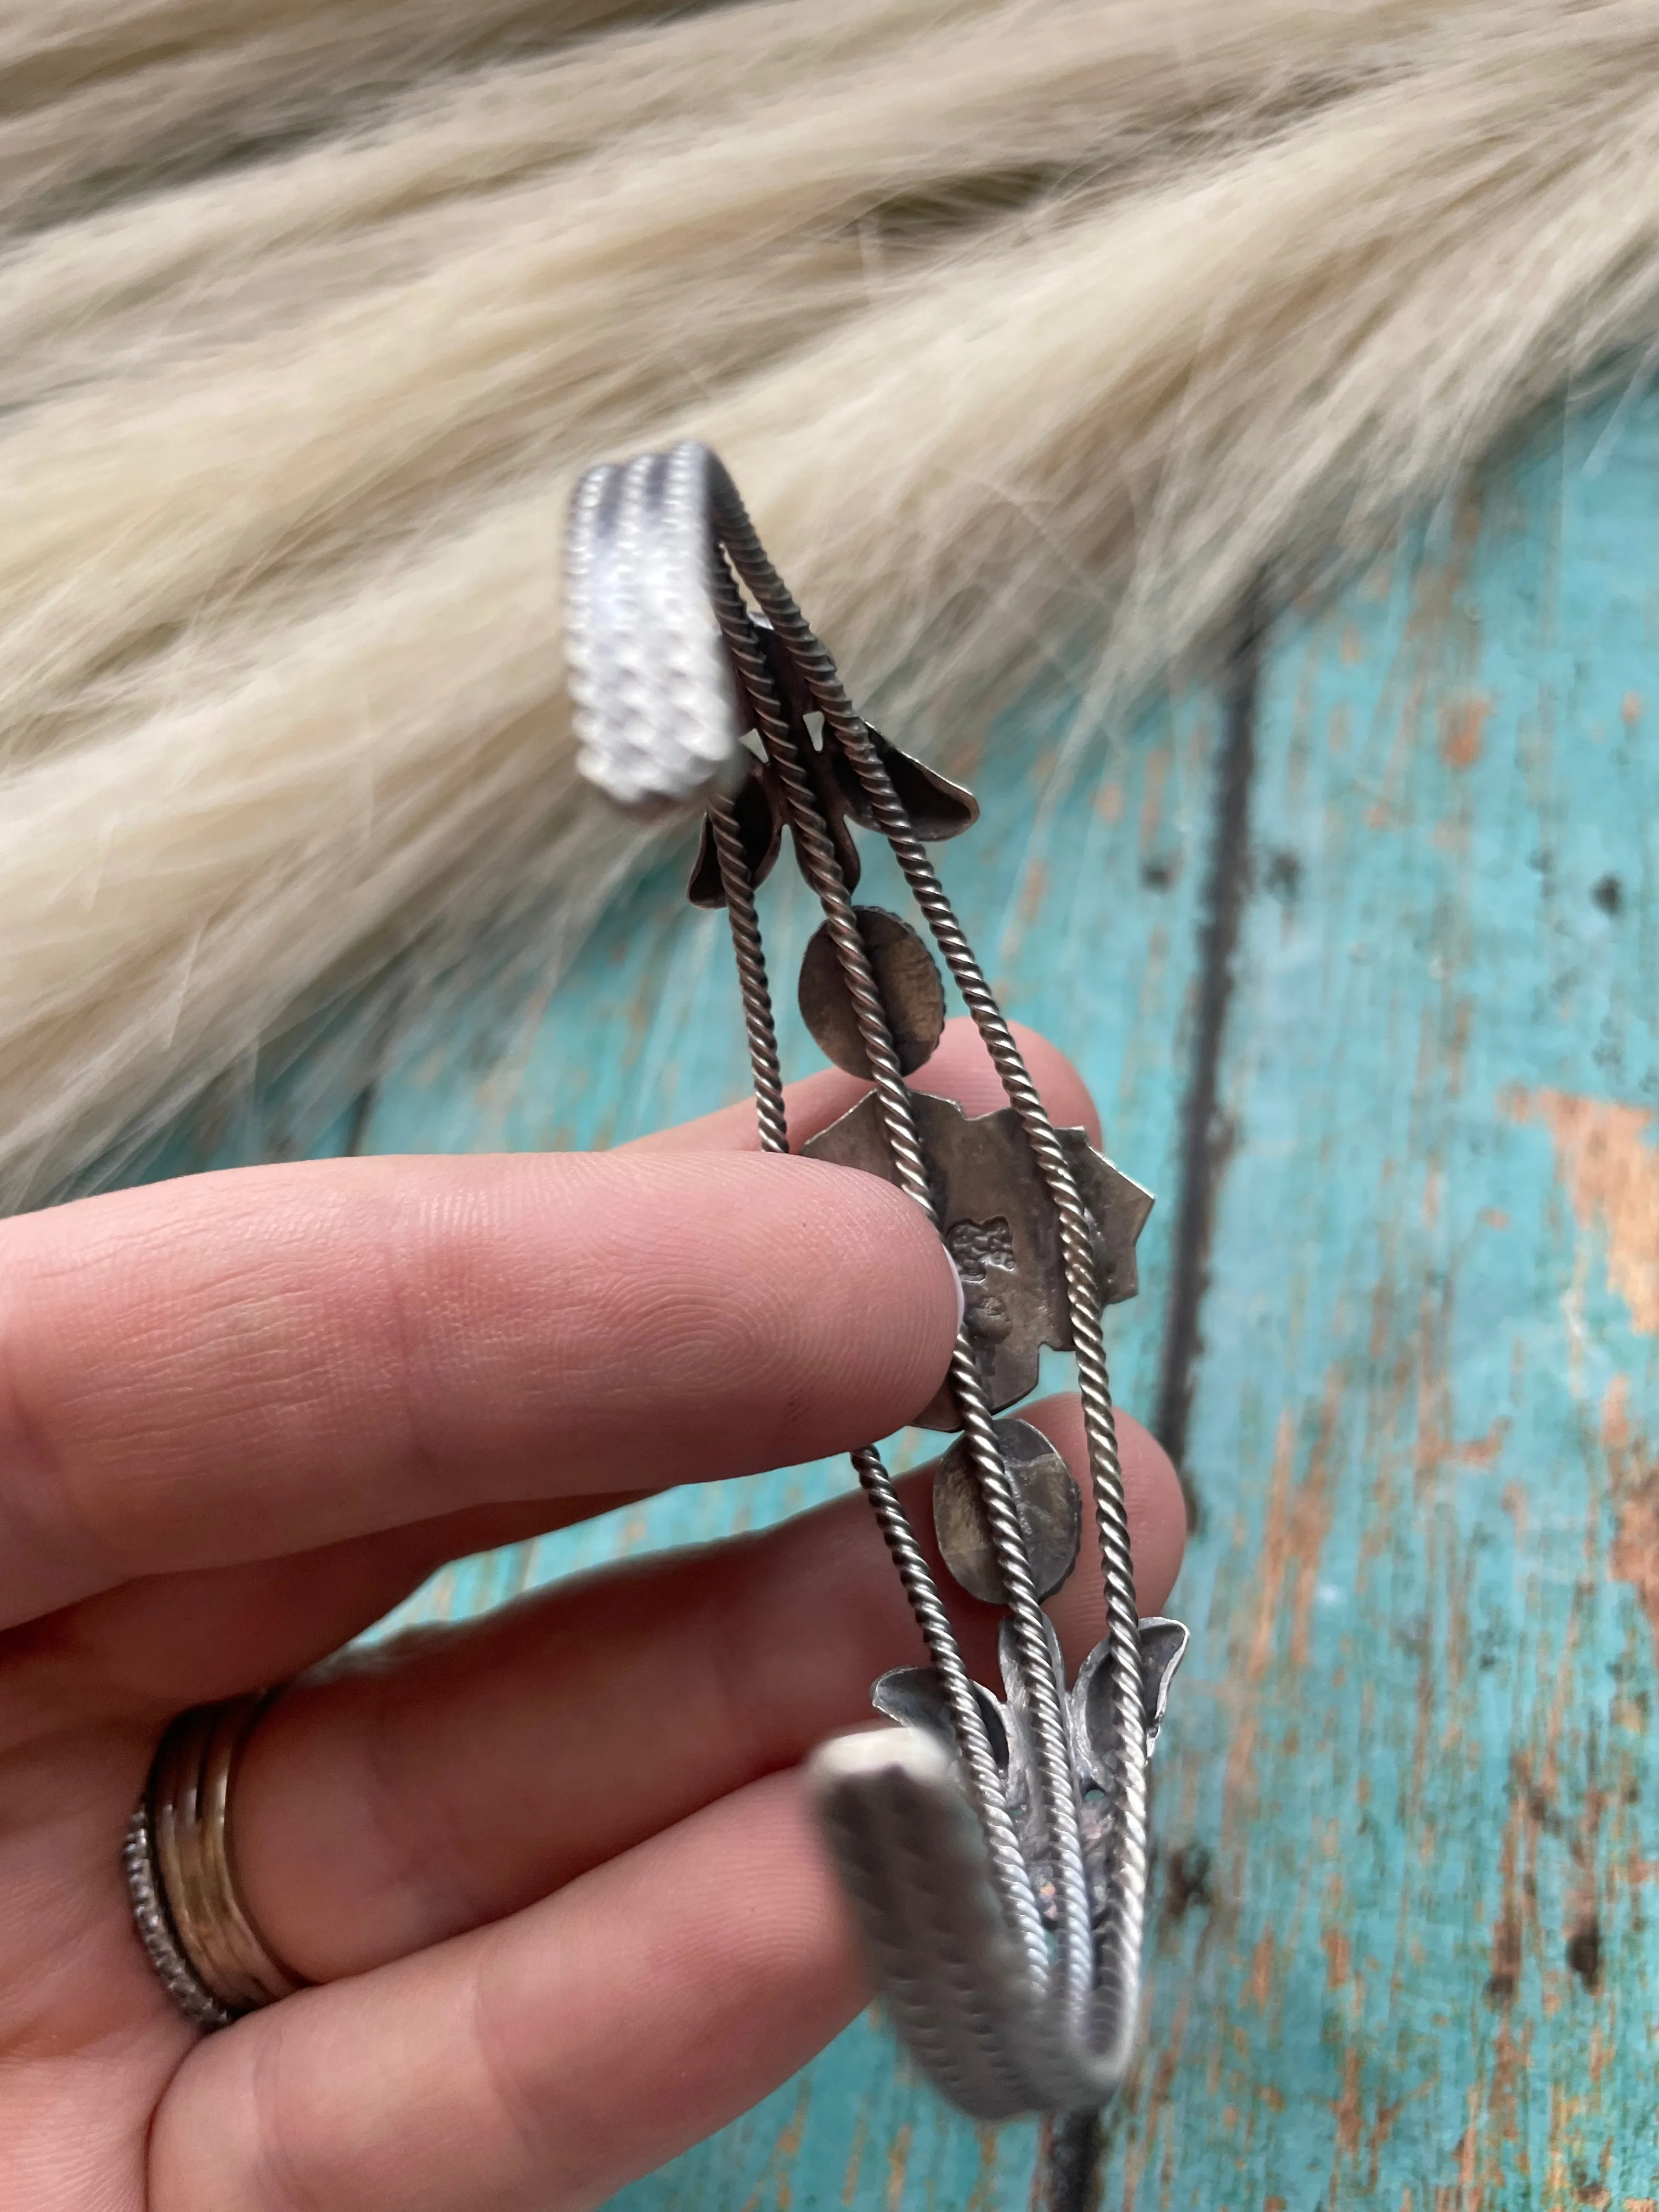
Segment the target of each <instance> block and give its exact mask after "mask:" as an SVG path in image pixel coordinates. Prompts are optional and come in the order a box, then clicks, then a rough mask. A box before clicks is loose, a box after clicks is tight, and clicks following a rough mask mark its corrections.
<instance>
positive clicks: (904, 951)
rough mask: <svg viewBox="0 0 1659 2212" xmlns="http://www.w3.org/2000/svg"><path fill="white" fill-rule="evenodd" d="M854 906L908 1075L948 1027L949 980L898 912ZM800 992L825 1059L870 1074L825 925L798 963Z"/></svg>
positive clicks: (921, 1063) (928, 1056)
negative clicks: (946, 1001) (941, 978)
mask: <svg viewBox="0 0 1659 2212" xmlns="http://www.w3.org/2000/svg"><path fill="white" fill-rule="evenodd" d="M853 911H854V915H855V916H856V918H857V921H858V925H859V934H860V937H861V938H862V939H864V949H865V951H866V953H867V954H868V955H869V958H870V968H871V972H872V975H874V976H875V979H876V987H877V989H878V991H879V992H880V993H881V997H882V1003H883V1005H884V1006H885V1007H886V1009H887V1024H888V1027H889V1029H890V1030H891V1032H892V1037H893V1049H894V1051H895V1052H896V1054H898V1063H899V1066H900V1067H901V1068H902V1070H903V1071H904V1073H905V1074H906V1075H914V1074H915V1072H916V1070H917V1068H919V1067H921V1066H924V1065H925V1064H926V1062H927V1060H930V1059H931V1058H932V1057H933V1048H934V1047H935V1046H936V1045H937V1044H938V1042H939V1038H940V1037H941V1036H943V1035H944V1033H945V985H944V983H943V981H941V980H940V976H939V965H938V963H937V962H936V961H935V960H934V958H933V954H932V953H931V952H930V951H928V950H927V946H926V945H924V944H923V943H922V941H921V937H920V936H919V935H918V934H917V933H916V932H915V930H914V929H912V928H911V927H910V925H909V923H908V921H900V919H899V917H898V916H897V915H896V914H888V913H887V912H885V910H884V908H881V907H878V906H860V907H854V909H853ZM799 997H800V1011H801V1018H802V1020H803V1021H804V1022H805V1024H806V1027H807V1030H808V1032H809V1033H810V1035H811V1039H812V1042H814V1044H816V1045H817V1048H818V1049H819V1051H820V1052H822V1053H823V1056H824V1058H825V1059H826V1060H834V1062H835V1063H836V1066H837V1067H842V1068H845V1069H846V1071H847V1073H848V1074H849V1075H862V1076H868V1074H869V1073H870V1063H869V1061H868V1060H867V1059H866V1057H865V1051H864V1039H863V1038H862V1036H860V1034H859V1022H858V1013H857V1011H856V1009H855V1008H854V1005H853V1001H852V1000H851V999H850V998H849V997H848V992H847V985H846V983H845V981H843V980H842V972H841V961H840V959H839V957H837V955H836V941H835V939H834V938H833V937H831V935H830V934H829V930H828V928H823V929H819V930H817V931H815V932H814V933H813V936H812V939H811V943H810V944H809V945H807V948H806V957H805V959H803V961H802V962H801V963H800V994H799ZM877 1142H878V1143H879V1142H880V1139H879V1138H878V1139H877ZM885 1156H886V1155H885V1151H884V1152H883V1157H884V1158H885Z"/></svg>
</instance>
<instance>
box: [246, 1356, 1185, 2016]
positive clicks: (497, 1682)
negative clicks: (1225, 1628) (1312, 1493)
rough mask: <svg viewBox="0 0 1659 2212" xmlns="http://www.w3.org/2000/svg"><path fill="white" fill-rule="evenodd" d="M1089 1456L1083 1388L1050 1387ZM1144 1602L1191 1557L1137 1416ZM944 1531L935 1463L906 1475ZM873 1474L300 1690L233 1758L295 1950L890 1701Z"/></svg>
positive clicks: (1087, 1537)
mask: <svg viewBox="0 0 1659 2212" xmlns="http://www.w3.org/2000/svg"><path fill="white" fill-rule="evenodd" d="M1033 1410H1034V1413H1035V1416H1036V1419H1038V1420H1039V1421H1040V1422H1041V1423H1042V1425H1043V1427H1044V1428H1045V1429H1046V1430H1047V1431H1048V1432H1049V1433H1050V1434H1051V1435H1052V1436H1053V1437H1054V1440H1055V1442H1056V1443H1059V1444H1060V1447H1061V1449H1063V1450H1065V1451H1066V1452H1067V1453H1068V1455H1072V1456H1073V1458H1074V1461H1075V1462H1076V1464H1077V1465H1078V1466H1079V1468H1083V1467H1085V1465H1086V1458H1085V1453H1084V1449H1083V1444H1082V1435H1081V1425H1080V1421H1079V1415H1078V1411H1077V1407H1076V1403H1075V1401H1069V1400H1055V1401H1049V1402H1048V1404H1047V1405H1045V1406H1043V1407H1037V1408H1035V1409H1033ZM1121 1444H1122V1454H1123V1463H1124V1486H1125V1492H1126V1497H1127V1505H1128V1510H1129V1522H1130V1529H1131V1534H1132V1538H1133V1546H1134V1553H1135V1559H1136V1567H1137V1581H1138V1587H1139V1600H1140V1603H1141V1606H1142V1608H1143V1610H1146V1611H1152V1610H1156V1609H1157V1608H1158V1607H1160V1606H1161V1605H1162V1604H1163V1602H1164V1599H1165V1598H1166V1597H1167V1595H1168V1594H1169V1589H1170V1584H1171V1583H1172V1582H1173V1580H1174V1577H1175V1572H1176V1568H1177V1567H1178V1565H1179V1564H1180V1559H1181V1551H1182V1541H1183V1539H1184V1534H1185V1516H1184V1512H1183V1510H1182V1498H1181V1492H1180V1487H1179V1485H1178V1483H1177V1482H1176V1476H1175V1473H1174V1470H1173V1468H1171V1467H1170V1462H1169V1461H1168V1459H1167V1458H1166V1457H1165V1456H1164V1454H1163V1452H1162V1451H1161V1450H1160V1449H1159V1448H1158V1445H1157V1444H1156V1443H1154V1442H1153V1440H1152V1437H1149V1436H1148V1435H1147V1434H1146V1431H1145V1430H1143V1429H1141V1428H1139V1426H1137V1425H1135V1424H1134V1423H1133V1422H1130V1421H1127V1420H1126V1421H1125V1422H1124V1423H1123V1425H1122V1430H1121ZM903 1495H904V1497H905V1500H906V1505H907V1510H908V1513H909V1516H910V1519H911V1522H912V1525H913V1527H915V1529H916V1532H917V1534H918V1536H919V1538H921V1541H922V1542H923V1545H924V1548H926V1549H927V1550H928V1551H929V1552H930V1553H931V1552H933V1543H932V1537H931V1529H932V1517H931V1514H930V1512H929V1510H928V1481H927V1477H926V1475H925V1474H924V1475H923V1476H921V1477H920V1478H913V1479H912V1480H910V1481H909V1482H908V1483H907V1484H906V1485H905V1486H904V1487H903ZM939 1572H940V1575H941V1580H942V1583H943V1586H944V1587H945V1589H946V1590H947V1592H949V1593H950V1601H951V1610H952V1613H953V1617H954V1618H955V1619H956V1620H957V1623H958V1626H959V1628H960V1631H961V1634H962V1640H963V1650H964V1653H965V1656H966V1657H967V1659H968V1662H969V1666H970V1668H972V1669H973V1671H974V1672H975V1674H976V1675H977V1676H978V1678H979V1679H980V1680H982V1681H985V1682H987V1683H991V1684H994V1683H995V1682H996V1681H997V1679H998V1677H997V1662H996V1629H997V1624H998V1621H999V1620H1000V1617H1001V1616H1000V1613H999V1612H998V1610H997V1609H995V1608H994V1607H989V1606H982V1605H980V1604H977V1603H976V1602H975V1601H974V1600H972V1599H970V1598H969V1597H968V1596H966V1595H965V1594H963V1593H960V1592H957V1591H956V1590H955V1589H954V1585H953V1584H951V1583H949V1582H948V1580H947V1579H945V1577H944V1574H943V1570H942V1569H939ZM1050 1610H1051V1612H1052V1614H1053V1617H1054V1622H1055V1626H1056V1627H1057V1629H1058V1630H1059V1632H1060V1637H1061V1640H1062V1643H1063V1644H1064V1645H1065V1647H1066V1654H1067V1657H1068V1659H1069V1660H1070V1662H1072V1663H1073V1665H1074V1666H1075V1664H1076V1663H1077V1662H1079V1661H1080V1660H1081V1659H1082V1658H1083V1656H1085V1653H1086V1652H1088V1651H1089V1650H1091V1648H1092V1647H1093V1645H1094V1644H1096V1643H1097V1641H1098V1640H1099V1638H1100V1637H1101V1636H1102V1634H1103V1632H1104V1627H1105V1608H1104V1601H1103V1595H1102V1586H1101V1579H1100V1573H1099V1568H1098V1553H1097V1550H1096V1548H1095V1534H1094V1526H1093V1518H1092V1514H1090V1515H1089V1516H1088V1518H1087V1522H1086V1525H1085V1534H1084V1541H1083V1547H1082V1549H1081V1552H1080V1554H1079V1567H1078V1571H1077V1572H1076V1573H1075V1574H1074V1575H1073V1577H1072V1579H1071V1580H1070V1582H1069V1583H1066V1586H1065V1588H1064V1589H1062V1591H1061V1592H1060V1595H1059V1596H1058V1597H1057V1598H1056V1600H1055V1601H1054V1603H1053V1605H1052V1607H1051V1608H1050ZM925 1658H926V1653H925V1652H924V1650H922V1647H921V1640H920V1638H919V1637H918V1634H917V1632H916V1629H915V1623H914V1621H913V1620H912V1617H911V1614H910V1610H909V1607H908V1604H907V1603H906V1601H905V1599H904V1596H903V1594H902V1590H901V1588H900V1585H899V1583H898V1578H897V1577H896V1574H895V1572H894V1570H893V1567H892V1564H891V1562H890V1559H889V1558H888V1556H887V1552H886V1548H885V1547H884V1544H883V1543H882V1541H881V1539H880V1536H879V1534H878V1531H877V1528H876V1526H875V1523H874V1520H873V1517H872V1515H871V1513H870V1510H869V1508H868V1506H867V1505H866V1503H865V1501H864V1499H863V1498H861V1497H858V1496H854V1497H849V1498H840V1499H837V1500H836V1501H835V1502H834V1503H833V1504H829V1505H827V1506H824V1507H822V1508H820V1509H819V1510H817V1511H816V1512H813V1513H809V1514H805V1515H803V1516H801V1517H800V1518H799V1519H798V1520H795V1521H793V1522H787V1523H785V1524H784V1525H783V1526H782V1527H781V1528H774V1529H770V1530H768V1531H767V1532H765V1533H764V1534H760V1535H757V1536H753V1537H749V1538H742V1539H738V1540H737V1541H732V1542H730V1543H726V1544H722V1545H719V1546H715V1547H709V1548H708V1549H706V1550H703V1551H701V1552H697V1553H682V1554H678V1555H675V1556H672V1557H670V1558H666V1559H654V1560H650V1561H646V1562H642V1563H641V1564H640V1565H635V1566H633V1567H617V1568H611V1569H608V1570H606V1571H604V1572H602V1573H600V1574H599V1575H596V1576H593V1577H589V1578H587V1579H586V1580H584V1581H582V1582H580V1583H574V1584H571V1585H567V1586H565V1587H563V1588H561V1589H553V1590H550V1591H548V1592H545V1593H542V1594H538V1595H537V1596H536V1597H534V1598H533V1599H529V1600H526V1601H521V1602H520V1604H518V1605H516V1606H513V1607H509V1608H507V1609H506V1610H505V1611H503V1612H500V1613H495V1614H493V1615H489V1616H487V1617H486V1618H484V1619H483V1620H478V1621H475V1622H469V1623H466V1624H463V1625H459V1626H456V1627H454V1628H453V1629H445V1630H442V1631H439V1632H422V1637H421V1638H419V1640H418V1641H416V1643H415V1644H413V1645H411V1646H410V1647H407V1648H404V1649H399V1647H398V1646H397V1645H395V1644H394V1645H392V1646H391V1647H389V1648H386V1649H382V1650H380V1651H378V1652H376V1653H374V1654H366V1655H363V1656H361V1657H360V1658H358V1659H356V1660H355V1661H354V1662H353V1663H352V1664H351V1666H350V1667H349V1669H347V1670H345V1671H342V1672H339V1673H337V1674H333V1675H332V1676H331V1678H330V1679H328V1680H324V1681H322V1682H320V1683H317V1684H313V1685H301V1686H298V1687H297V1688H296V1689H295V1690H294V1691H293V1692H290V1693H289V1696H288V1697H287V1698H286V1699H283V1701H282V1703H280V1704H279V1705H277V1706H276V1708H275V1709H274V1711H272V1712H271V1713H270V1716H269V1717H267V1719H266V1721H265V1722H264V1725H263V1726H262V1727H261V1729H259V1731H258V1734H257V1735H255V1737H254V1739H253V1741H252V1745H251V1746H250V1747H249V1750H248V1753H247V1756H246V1761H245V1764H244V1765H243V1767H242V1769H241V1771H240V1775H239V1777H238V1781H237V1794H236V1810H235V1824H236V1826H235V1833H236V1852H237V1863H238V1866H239V1869H240V1875H241V1878H242V1881H243V1884H244V1887H245V1889H246V1894H247V1899H248V1902H249V1905H250V1906H251V1908H252V1912H253V1915H254V1917H255V1919H256V1920H257V1922H258V1924H259V1925H260V1927H261V1928H262V1929H264V1931H265V1933H266V1935H267V1936H268V1938H269V1939H270V1942H271V1943H272V1945H273V1946H274V1948H276V1951H277V1952H278V1953H279V1954H281V1955H282V1956H283V1957H284V1958H286V1959H287V1960H289V1962H290V1963H291V1964H292V1965H294V1966H295V1967H297V1968H298V1969H299V1970H300V1971H301V1972H303V1973H305V1974H306V1975H307V1976H308V1977H309V1978H313V1979H314V1980H319V1981H322V1980H329V1979H332V1978H335V1977H337V1976H339V1975H343V1974H348V1973H355V1972H361V1971H362V1970H363V1969H364V1968H365V1967H368V1966H375V1965H378V1964H380V1963H381V1962H382V1961H384V1960H389V1959H393V1958H396V1957H398V1956H400V1955H401V1954H404V1953H405V1952H408V1951H411V1950H414V1949H416V1948H419V1947H421V1946H422V1945H424V1944H428V1943H432V1942H438V1941H439V1940H441V1938H443V1937H446V1936H452V1935H453V1934H455V1933H457V1932H459V1930H461V1929H466V1928H471V1927H475V1926H477V1925H479V1924H481V1923H483V1922H484V1921H487V1920H490V1919H493V1918H495V1917H499V1916H500V1915H501V1914H503V1913H507V1912H510V1911H515V1910H517V1909H518V1908H519V1907H520V1906H522V1905H526V1904H528V1903H529V1902H530V1901H531V1900H532V1899H534V1898H537V1897H538V1896H541V1895H544V1894H545V1893H547V1892H549V1891H550V1890H553V1889H556V1888H557V1887H559V1886H560V1885H561V1884H562V1883H565V1882H568V1881H571V1880H572V1879H574V1877H575V1876H577V1875H580V1874H581V1873H583V1872H585V1871H586V1869H589V1868H591V1867H592V1866H594V1865H596V1864H598V1863H599V1862H601V1861H603V1860H605V1859H607V1858H610V1857H614V1856H615V1855H616V1854H617V1853H618V1852H620V1851H623V1850H627V1849H628V1848H629V1846H630V1845H632V1844H635V1843H638V1842H640V1841H641V1840H642V1839H643V1838H645V1837H647V1836H648V1835H650V1834H652V1833H653V1832H655V1831H656V1830H658V1829H659V1828H663V1827H665V1826H669V1825H670V1824H671V1822H673V1821H676V1820H681V1819H683V1818H684V1817H685V1816H686V1815H687V1814H690V1813H691V1812H693V1811H695V1810H696V1808H698V1807H699V1806H701V1805H705V1804H708V1803H709V1802H713V1801H714V1799H716V1798H718V1797H721V1796H726V1794H728V1793H729V1792H730V1791H732V1790H736V1789H738V1788H741V1787H742V1786H743V1785H744V1784H747V1783H749V1782H751V1781H753V1780H755V1779H756V1778H758V1777H760V1776H763V1775H764V1774H767V1773H769V1772H771V1771H775V1770H776V1769H778V1768H780V1767H787V1766H792V1765H795V1764H796V1763H797V1762H798V1761H799V1759H802V1758H803V1757H804V1756H805V1753H807V1752H808V1751H809V1750H810V1749H811V1747H813V1746H814V1745H815V1744H817V1743H818V1742H820V1741H823V1738H824V1737H825V1736H827V1735H832V1734H834V1733H835V1732H836V1730H837V1729H842V1728H845V1727H847V1726H849V1725H852V1724H854V1723H857V1722H858V1721H859V1720H860V1719H861V1718H866V1717H869V1714H870V1687H871V1684H872V1682H873V1680H875V1678H876V1676H877V1675H878V1674H880V1673H882V1672H883V1671H884V1668H888V1667H892V1666H902V1665H906V1664H915V1663H921V1662H923V1661H925Z"/></svg>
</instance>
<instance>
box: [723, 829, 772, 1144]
mask: <svg viewBox="0 0 1659 2212" xmlns="http://www.w3.org/2000/svg"><path fill="white" fill-rule="evenodd" d="M708 826H709V828H710V829H711V830H712V831H713V832H714V852H715V855H716V857H717V859H718V860H719V861H720V888H721V890H723V891H724V892H725V894H726V916H727V919H728V920H729V921H730V922H731V925H732V951H733V953H734V954H735V956H736V957H737V963H738V989H739V991H740V992H741V993H742V994H743V1025H744V1029H745V1030H746V1031H747V1032H748V1036H749V1065H750V1069H751V1071H752V1072H753V1075H754V1081H755V1119H756V1121H757V1123H758V1125H759V1127H760V1140H761V1150H762V1151H763V1152H787V1151H788V1149H789V1116H788V1113H787V1109H786V1108H785V1106H784V1103H783V1069H782V1066H781V1064H780V1062H779V1060H778V1031H777V1024H776V1023H775V1021H774V1020H773V1018H772V993H771V989H770V987H769V985H768V983H767V980H766V953H765V951H764V949H763V945H762V944H761V933H760V917H759V915H757V913H756V911H755V886H754V883H753V880H752V879H751V878H750V873H749V862H748V860H747V859H746V858H745V856H744V849H743V831H742V829H740V828H739V826H738V814H737V809H736V807H735V806H734V805H732V801H731V800H730V799H728V798H727V797H726V794H725V793H724V792H717V793H715V795H714V798H713V799H710V801H709V802H708Z"/></svg>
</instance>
